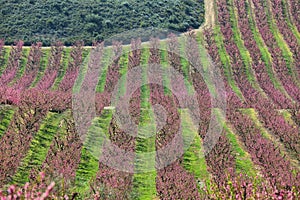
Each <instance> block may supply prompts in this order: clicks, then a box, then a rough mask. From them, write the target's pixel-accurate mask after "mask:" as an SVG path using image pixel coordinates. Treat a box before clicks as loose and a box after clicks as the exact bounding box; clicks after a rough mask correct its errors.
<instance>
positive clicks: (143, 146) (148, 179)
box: [133, 109, 157, 200]
mask: <svg viewBox="0 0 300 200" xmlns="http://www.w3.org/2000/svg"><path fill="white" fill-rule="evenodd" d="M155 133H156V123H155V118H154V113H153V111H152V109H145V110H141V118H140V124H139V128H138V137H137V138H136V146H135V152H136V157H135V163H134V164H135V166H134V167H135V174H134V175H133V193H135V194H138V199H149V200H150V199H154V198H155V197H156V174H157V173H156V169H155V155H156V154H155V151H156V150H155V135H156V134H155ZM150 134H151V135H150ZM148 153H149V154H148Z"/></svg>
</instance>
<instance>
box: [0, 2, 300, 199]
mask: <svg viewBox="0 0 300 200" xmlns="http://www.w3.org/2000/svg"><path fill="white" fill-rule="evenodd" d="M205 7H206V8H210V9H209V10H206V19H207V21H206V23H205V26H203V27H201V29H200V30H199V31H190V32H188V33H186V36H180V37H176V36H175V35H170V36H169V38H167V39H166V40H163V41H159V40H158V39H157V38H151V39H150V41H149V42H148V43H141V40H140V39H139V38H133V39H132V41H131V44H130V45H129V46H128V45H127V46H122V44H121V43H119V42H114V45H113V46H108V47H105V46H104V45H103V43H95V44H94V46H93V47H91V48H90V47H89V48H87V47H84V44H83V42H76V43H74V45H73V46H72V47H64V46H63V44H62V43H61V42H56V43H55V44H54V45H53V46H51V48H43V47H42V44H41V43H34V44H32V46H31V47H25V46H23V45H24V43H23V41H18V42H17V43H16V44H15V45H13V46H11V47H6V46H4V41H3V40H1V41H0V52H1V56H0V63H1V67H0V85H1V87H0V103H1V107H0V122H1V123H0V151H1V154H0V186H1V188H3V190H4V191H7V192H3V193H1V192H0V197H2V196H5V195H7V196H9V195H10V194H11V195H12V196H13V195H16V197H17V196H18V195H19V196H22V195H23V196H24V195H25V196H26V195H28V199H33V198H34V197H37V196H41V195H42V196H43V197H47V198H49V199H55V198H56V199H57V198H58V197H62V198H65V199H67V196H69V198H71V199H72V198H73V199H299V198H300V106H299V105H300V65H299V63H300V53H299V47H300V37H299V36H300V34H299V31H300V30H299V17H298V13H297V10H299V9H300V8H299V3H298V1H296V0H244V1H239V0H215V1H206V6H205ZM195 9H197V8H195ZM195 41H196V42H195ZM206 52H207V53H208V54H209V55H210V57H211V59H212V61H213V62H214V67H216V68H211V67H212V66H211V65H210V57H209V56H207V54H206ZM140 66H142V67H140ZM100 68H101V69H102V71H101V72H99V71H97V70H98V69H100ZM200 68H201V69H202V70H200V71H199V70H198V69H200ZM170 69H173V70H174V71H176V72H177V73H171V72H170ZM217 69H218V71H220V73H221V76H220V77H219V79H220V80H219V81H222V82H223V84H224V85H223V86H224V90H225V92H226V99H225V98H224V101H226V110H225V112H224V110H222V109H221V108H220V107H216V106H214V105H215V104H214V101H213V100H212V99H213V98H214V97H215V96H216V93H217V91H218V89H220V88H214V83H215V82H217V80H211V79H208V78H207V77H210V76H211V74H215V73H216V72H217ZM168 70H169V71H168ZM162 71H167V72H170V73H160V72H162ZM95 72H97V73H95ZM98 72H99V73H98ZM98 78H99V81H96V82H95V80H97V79H98ZM148 83H149V84H148ZM135 85H138V86H139V85H141V86H140V87H136V88H134V89H133V86H135ZM90 88H93V89H92V90H91V89H90ZM89 92H92V94H93V95H92V96H89V95H90V94H91V93H89ZM193 92H194V93H193ZM225 92H224V93H225ZM80 95H81V96H80ZM128 96H130V98H129V99H126V98H127V97H128ZM74 98H75V99H74ZM76 98H79V99H83V100H85V101H82V102H80V101H76ZM94 100H95V101H94ZM125 100H128V102H127V103H128V112H129V116H127V118H130V120H131V122H130V123H129V126H121V125H120V120H121V121H122V120H124V121H123V122H124V123H125V122H126V123H127V122H128V121H126V119H120V116H123V113H122V110H118V108H119V107H118V106H121V108H122V106H123V107H124V105H126V101H125ZM188 100H189V101H188ZM193 100H194V101H193ZM89 102H92V103H93V104H92V107H89V105H88V103H89ZM195 105H196V106H197V107H195ZM224 113H225V116H224ZM195 116H196V117H195ZM125 118H126V117H125ZM195 118H196V119H197V120H198V121H197V120H196V122H195ZM212 118H214V121H215V122H216V123H215V124H211V121H212V120H211V119H212ZM78 122H81V123H79V124H78ZM217 122H218V123H220V124H221V125H222V132H221V134H220V135H219V136H218V137H216V138H217V140H216V144H215V145H211V146H210V145H209V144H211V143H210V142H211V138H210V135H209V134H208V133H209V130H210V129H211V128H214V127H215V126H217ZM126 123H125V124H126ZM121 124H122V123H121ZM127 125H128V124H127ZM85 127H88V128H85ZM213 130H214V129H213ZM82 132H84V133H85V139H84V140H83V139H82ZM178 133H179V134H178ZM214 139H215V138H214ZM170 144H171V145H170ZM124 152H125V153H124ZM161 152H164V153H161ZM174 155H175V158H174ZM167 161H168V162H167ZM166 162H167V165H165V166H164V165H163V164H164V163H166ZM52 181H54V182H55V184H56V185H55V186H54V184H53V183H52ZM27 182H29V184H26V183H27ZM10 185H13V186H10ZM14 185H17V188H16V187H15V186H14ZM30 195H31V196H30ZM16 199H17V198H16Z"/></svg>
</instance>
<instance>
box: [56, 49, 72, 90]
mask: <svg viewBox="0 0 300 200" xmlns="http://www.w3.org/2000/svg"><path fill="white" fill-rule="evenodd" d="M71 50H72V49H71V48H64V50H63V54H62V58H61V61H60V69H59V70H58V74H57V77H56V79H55V82H54V84H53V89H54V90H56V89H58V87H59V84H60V82H61V81H62V80H63V78H64V75H65V73H66V71H67V68H68V64H69V61H70V54H71Z"/></svg>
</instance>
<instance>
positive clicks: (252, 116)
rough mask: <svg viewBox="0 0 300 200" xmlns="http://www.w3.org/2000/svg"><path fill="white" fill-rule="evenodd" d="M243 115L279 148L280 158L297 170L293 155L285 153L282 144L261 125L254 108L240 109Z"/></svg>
mask: <svg viewBox="0 0 300 200" xmlns="http://www.w3.org/2000/svg"><path fill="white" fill-rule="evenodd" d="M241 111H242V113H243V114H246V115H248V116H249V117H250V119H252V121H253V122H254V124H255V126H256V127H257V128H258V129H259V130H260V132H261V135H262V136H263V137H264V138H266V139H268V140H270V141H272V142H273V143H274V144H275V146H277V147H280V153H281V156H283V157H286V159H287V160H289V161H290V162H291V163H292V165H294V166H295V167H296V168H299V164H298V161H297V159H296V158H294V157H295V156H294V155H293V153H292V152H290V151H287V149H286V148H285V147H284V144H283V143H282V142H281V141H280V140H278V139H277V136H275V135H273V134H272V133H270V132H269V131H268V130H267V129H266V128H265V127H264V125H263V124H262V122H260V120H259V118H258V113H257V112H256V111H255V109H254V108H248V109H241Z"/></svg>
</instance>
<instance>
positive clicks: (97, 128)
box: [75, 110, 112, 194]
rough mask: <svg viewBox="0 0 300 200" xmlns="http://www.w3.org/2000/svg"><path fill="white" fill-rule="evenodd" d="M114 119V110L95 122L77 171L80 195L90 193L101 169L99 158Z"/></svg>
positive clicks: (86, 140) (88, 134)
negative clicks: (91, 184)
mask: <svg viewBox="0 0 300 200" xmlns="http://www.w3.org/2000/svg"><path fill="white" fill-rule="evenodd" d="M111 119H112V110H103V113H102V115H101V116H100V117H97V118H95V119H94V120H93V122H92V126H91V127H90V128H89V130H88V133H87V135H86V139H85V141H84V145H83V148H82V151H81V159H80V163H79V166H78V168H77V170H76V180H75V185H76V191H77V192H78V193H80V194H84V193H87V192H89V189H90V182H91V181H92V180H93V178H95V176H96V174H97V172H98V169H99V157H100V155H101V147H102V144H103V141H104V140H105V138H108V128H109V124H110V122H111Z"/></svg>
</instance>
